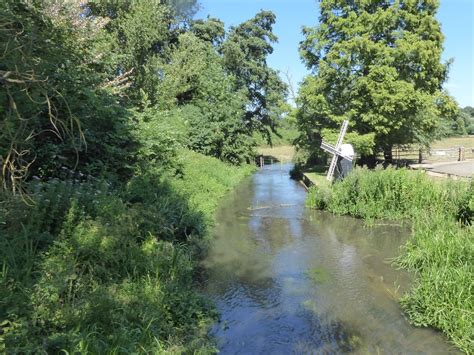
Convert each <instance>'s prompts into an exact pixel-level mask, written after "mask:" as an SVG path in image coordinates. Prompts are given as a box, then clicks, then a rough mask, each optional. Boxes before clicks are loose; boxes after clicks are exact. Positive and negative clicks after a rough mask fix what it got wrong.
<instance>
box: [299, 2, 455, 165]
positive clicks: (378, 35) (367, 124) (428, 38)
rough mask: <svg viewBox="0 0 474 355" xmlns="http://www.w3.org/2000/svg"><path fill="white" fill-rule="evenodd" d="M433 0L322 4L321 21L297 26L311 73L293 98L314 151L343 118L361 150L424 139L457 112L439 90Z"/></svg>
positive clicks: (443, 70) (443, 72)
mask: <svg viewBox="0 0 474 355" xmlns="http://www.w3.org/2000/svg"><path fill="white" fill-rule="evenodd" d="M438 6H439V1H438V0H423V1H408V0H396V1H388V0H376V1H364V0H356V1H339V0H322V1H321V2H320V18H319V25H318V26H317V27H314V28H311V27H306V28H304V30H303V33H304V35H305V40H304V41H303V42H302V43H301V47H300V49H301V55H302V58H303V60H304V61H305V63H306V65H307V67H308V68H309V69H311V70H312V74H311V75H309V76H307V77H306V79H305V80H304V82H303V84H302V86H301V89H300V95H299V98H298V103H299V107H300V110H299V115H298V122H299V127H300V131H301V136H300V140H299V144H300V146H301V147H303V148H307V149H310V150H312V151H314V152H317V149H315V148H318V147H319V145H320V142H321V139H322V137H325V138H326V139H330V136H331V132H334V130H337V129H338V128H339V126H340V124H341V122H342V120H344V119H348V120H349V121H350V132H351V134H349V135H348V137H347V140H348V141H349V142H351V143H353V144H354V146H355V147H356V150H357V151H358V152H359V154H361V155H364V156H366V157H374V154H375V153H378V152H381V151H384V152H385V154H386V159H391V147H392V146H393V145H394V144H408V143H422V144H427V143H429V142H430V141H431V140H432V139H433V138H434V137H435V136H436V132H437V130H438V129H439V128H440V127H441V126H442V121H443V120H452V119H453V118H454V117H455V115H456V112H457V106H456V104H455V103H454V101H453V100H452V99H451V98H450V97H449V96H448V95H447V94H446V93H445V92H444V91H443V90H442V84H443V83H444V82H445V81H446V79H447V73H448V64H449V63H441V54H442V50H443V47H442V44H443V34H442V33H441V28H440V24H439V22H438V20H437V19H436V17H435V16H436V11H437V9H438Z"/></svg>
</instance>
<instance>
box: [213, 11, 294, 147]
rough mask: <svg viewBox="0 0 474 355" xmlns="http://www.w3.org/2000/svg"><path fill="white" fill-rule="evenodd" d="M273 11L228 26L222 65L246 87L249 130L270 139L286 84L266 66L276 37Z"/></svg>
mask: <svg viewBox="0 0 474 355" xmlns="http://www.w3.org/2000/svg"><path fill="white" fill-rule="evenodd" d="M274 23H275V15H274V14H273V13H272V12H270V11H261V12H259V13H258V14H256V15H255V17H253V18H252V19H250V20H248V21H246V22H244V23H242V24H240V25H238V26H237V27H234V28H231V30H230V33H229V35H228V37H227V39H226V40H225V42H224V43H223V44H222V47H221V53H222V54H223V57H224V66H225V68H226V69H227V70H228V71H229V73H232V74H233V75H234V76H235V78H236V80H237V88H238V89H244V90H246V95H247V99H248V103H247V107H246V114H245V122H246V124H247V126H248V127H249V129H250V130H252V131H259V132H261V133H262V134H264V135H265V136H266V137H267V139H268V140H269V141H270V139H271V138H270V131H274V130H275V126H276V119H277V118H278V117H279V116H280V115H281V114H282V111H281V107H282V105H281V102H283V101H285V97H286V91H287V88H286V85H285V84H284V83H283V81H282V80H281V79H280V77H279V76H278V73H277V72H276V71H275V70H274V69H271V68H270V67H268V65H267V57H268V55H270V54H271V53H272V52H273V47H272V43H275V42H276V41H277V37H276V36H275V34H274V33H273V32H272V29H273V24H274Z"/></svg>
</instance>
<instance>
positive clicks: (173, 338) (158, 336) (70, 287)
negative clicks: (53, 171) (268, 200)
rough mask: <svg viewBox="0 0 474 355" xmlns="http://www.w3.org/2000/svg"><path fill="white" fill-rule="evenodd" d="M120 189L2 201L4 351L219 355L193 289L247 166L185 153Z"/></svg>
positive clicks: (81, 187)
mask: <svg viewBox="0 0 474 355" xmlns="http://www.w3.org/2000/svg"><path fill="white" fill-rule="evenodd" d="M180 157H181V161H180V163H179V166H180V168H179V169H178V170H179V171H178V172H177V173H175V174H173V175H170V173H169V172H164V171H162V170H160V169H158V168H153V167H151V166H150V167H149V168H148V169H147V171H144V172H142V173H140V174H139V175H137V176H136V177H134V178H132V179H131V180H130V181H129V182H128V183H127V184H126V185H124V186H122V187H121V188H120V189H117V188H115V189H112V188H111V187H110V186H108V185H107V184H103V183H97V182H82V183H79V182H77V181H76V182H72V181H68V182H61V181H57V180H52V181H50V182H48V183H41V184H40V183H38V184H36V185H31V186H30V189H31V190H32V191H34V193H32V195H31V198H32V199H33V200H34V202H35V203H34V205H32V206H27V205H25V204H24V203H23V202H22V201H21V200H19V199H18V198H17V197H15V196H12V195H7V194H4V195H2V196H1V197H0V234H1V235H0V352H6V353H59V352H61V351H63V350H66V351H68V352H70V353H76V352H77V353H91V354H100V353H157V352H195V351H204V352H209V351H213V350H215V349H214V346H213V344H212V342H211V341H210V340H209V339H208V337H207V329H208V328H207V327H208V325H209V323H210V322H212V321H213V319H214V317H215V311H214V309H213V306H212V305H211V304H210V303H209V301H208V300H207V299H206V298H204V297H202V296H201V295H199V294H198V293H197V292H196V289H195V287H194V286H195V282H194V272H195V271H194V267H195V264H196V261H197V258H198V257H199V255H200V253H201V252H202V251H203V250H204V247H205V245H206V239H207V238H208V236H209V233H208V231H209V227H210V225H211V224H212V221H213V219H212V215H213V212H214V210H215V208H216V206H217V203H218V200H219V199H220V198H222V196H223V195H224V194H225V193H226V191H227V190H228V189H230V188H231V187H232V186H234V185H235V184H237V183H238V182H239V181H240V180H241V179H242V178H243V177H244V176H245V175H247V174H248V173H250V171H251V169H252V168H251V167H248V166H247V167H240V168H237V167H231V166H228V165H226V164H224V163H222V162H220V161H218V160H217V159H214V158H209V157H204V156H202V155H199V154H197V153H192V152H188V151H183V152H181V154H180Z"/></svg>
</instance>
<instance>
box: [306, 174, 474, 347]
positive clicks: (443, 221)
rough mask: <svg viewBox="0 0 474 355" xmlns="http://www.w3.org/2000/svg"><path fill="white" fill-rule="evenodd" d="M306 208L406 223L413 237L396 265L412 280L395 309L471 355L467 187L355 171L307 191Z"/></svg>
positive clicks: (473, 289) (473, 215) (471, 233)
mask: <svg viewBox="0 0 474 355" xmlns="http://www.w3.org/2000/svg"><path fill="white" fill-rule="evenodd" d="M307 204H308V206H310V207H313V208H319V209H326V210H329V211H331V212H333V213H336V214H341V215H343V214H344V215H351V216H354V217H358V218H364V219H366V220H369V221H373V220H374V219H379V218H386V219H391V220H410V221H411V222H412V234H413V235H412V238H410V240H409V241H408V242H407V244H406V245H404V246H403V248H402V253H401V255H400V256H399V257H398V259H397V261H396V263H397V264H398V265H399V266H401V267H404V268H406V269H408V270H411V271H414V272H415V273H416V275H417V277H416V281H415V282H414V284H413V285H412V288H411V290H410V291H409V292H408V293H407V294H406V295H405V296H404V297H402V299H401V305H402V308H403V309H404V311H405V312H406V313H407V314H408V316H409V318H410V320H411V322H412V323H413V324H415V325H418V326H432V327H434V328H437V329H440V330H442V331H443V332H444V333H445V334H446V335H447V336H448V337H449V338H450V340H451V341H452V342H453V343H454V344H455V345H456V346H457V347H458V348H459V349H461V350H463V351H465V352H466V353H472V352H474V327H473V326H472V325H473V324H474V296H473V295H474V281H473V280H474V229H473V228H474V227H473V226H472V225H473V223H474V182H472V183H470V184H469V183H465V182H454V181H445V182H439V183H433V182H432V181H431V180H430V179H429V178H428V177H426V175H424V174H423V173H421V172H413V171H408V170H405V169H399V170H396V169H393V168H389V169H386V170H382V169H380V170H375V171H369V170H367V169H356V170H355V171H354V172H353V173H351V174H350V175H349V176H348V177H347V178H346V179H344V180H343V181H342V182H338V183H335V184H334V185H333V186H332V188H326V187H324V186H323V187H321V186H314V187H312V188H311V189H310V191H309V194H308V199H307Z"/></svg>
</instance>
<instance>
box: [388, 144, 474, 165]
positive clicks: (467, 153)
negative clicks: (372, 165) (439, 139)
mask: <svg viewBox="0 0 474 355" xmlns="http://www.w3.org/2000/svg"><path fill="white" fill-rule="evenodd" d="M392 156H393V160H394V161H395V162H398V163H403V162H418V163H422V162H425V161H427V162H443V161H464V160H473V159H474V147H453V148H445V149H426V148H414V147H394V148H393V149H392ZM379 158H381V159H383V156H382V155H379Z"/></svg>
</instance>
